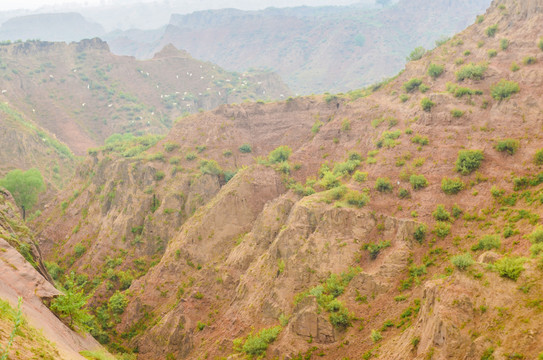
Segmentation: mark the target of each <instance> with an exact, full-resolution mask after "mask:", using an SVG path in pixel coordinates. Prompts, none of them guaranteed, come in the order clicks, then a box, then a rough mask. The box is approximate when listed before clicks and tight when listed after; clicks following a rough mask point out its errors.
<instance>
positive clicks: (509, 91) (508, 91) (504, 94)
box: [490, 79, 520, 101]
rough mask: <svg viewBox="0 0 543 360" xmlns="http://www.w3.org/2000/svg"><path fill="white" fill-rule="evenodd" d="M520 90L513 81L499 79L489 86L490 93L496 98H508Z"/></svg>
mask: <svg viewBox="0 0 543 360" xmlns="http://www.w3.org/2000/svg"><path fill="white" fill-rule="evenodd" d="M519 91H520V86H519V84H518V83H516V82H514V81H508V80H505V79H501V80H500V81H499V82H498V83H497V84H495V85H493V86H492V87H491V88H490V94H491V95H492V97H493V98H494V99H496V100H500V101H501V100H505V99H509V98H510V97H511V95H513V94H516V93H518V92H519Z"/></svg>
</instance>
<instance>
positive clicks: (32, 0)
mask: <svg viewBox="0 0 543 360" xmlns="http://www.w3.org/2000/svg"><path fill="white" fill-rule="evenodd" d="M358 1H359V0H358ZM358 1H357V0H250V1H249V0H171V1H170V2H171V3H174V2H181V3H183V4H187V6H188V7H192V6H191V5H193V6H196V7H202V5H204V4H203V3H209V7H210V8H216V7H217V5H220V7H225V8H226V7H234V8H242V9H243V8H264V7H268V6H277V7H282V6H297V5H313V6H318V5H347V4H353V3H355V2H358ZM138 2H160V3H164V2H168V0H0V11H6V10H15V9H31V10H36V9H38V8H40V7H44V6H51V5H74V6H81V5H87V6H94V5H116V4H125V3H138Z"/></svg>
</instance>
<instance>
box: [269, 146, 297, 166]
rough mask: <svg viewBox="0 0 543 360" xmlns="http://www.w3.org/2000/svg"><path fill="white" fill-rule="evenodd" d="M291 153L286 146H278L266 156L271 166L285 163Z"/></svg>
mask: <svg viewBox="0 0 543 360" xmlns="http://www.w3.org/2000/svg"><path fill="white" fill-rule="evenodd" d="M291 153H292V149H291V148H290V147H288V146H286V145H283V146H279V147H278V148H276V149H275V150H273V151H272V152H270V154H269V155H268V160H269V162H270V163H272V164H276V163H280V162H283V161H287V160H288V158H289V157H290V154H291Z"/></svg>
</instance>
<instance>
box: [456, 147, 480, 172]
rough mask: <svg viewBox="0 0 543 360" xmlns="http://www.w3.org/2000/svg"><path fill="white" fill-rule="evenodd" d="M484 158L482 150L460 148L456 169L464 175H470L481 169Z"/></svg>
mask: <svg viewBox="0 0 543 360" xmlns="http://www.w3.org/2000/svg"><path fill="white" fill-rule="evenodd" d="M483 160H484V155H483V152H482V151H480V150H460V151H459V152H458V158H457V159H456V168H455V169H456V171H457V172H459V173H461V174H462V175H469V174H471V173H472V172H474V171H475V170H477V169H479V167H480V166H481V163H482V162H483Z"/></svg>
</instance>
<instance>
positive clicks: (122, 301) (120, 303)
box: [108, 291, 128, 315]
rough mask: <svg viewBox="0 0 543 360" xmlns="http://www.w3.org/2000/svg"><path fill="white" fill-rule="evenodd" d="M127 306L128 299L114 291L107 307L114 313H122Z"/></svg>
mask: <svg viewBox="0 0 543 360" xmlns="http://www.w3.org/2000/svg"><path fill="white" fill-rule="evenodd" d="M127 306H128V299H127V298H126V295H124V294H123V293H121V292H119V291H116V292H115V294H113V295H112V296H111V297H110V298H109V301H108V307H109V309H110V310H111V311H112V312H113V313H114V314H119V315H120V314H122V313H124V310H125V309H126V307H127Z"/></svg>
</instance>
